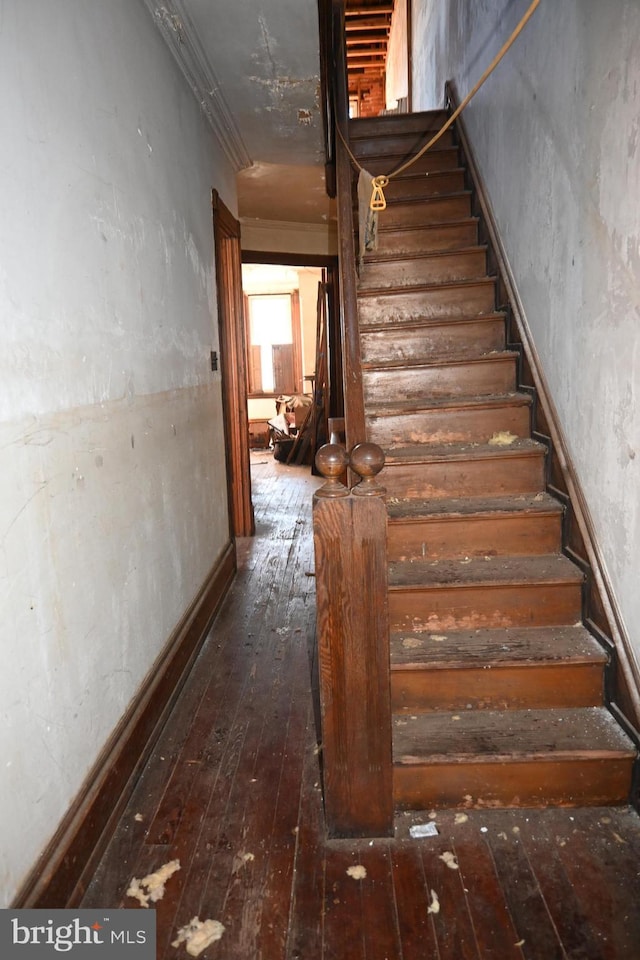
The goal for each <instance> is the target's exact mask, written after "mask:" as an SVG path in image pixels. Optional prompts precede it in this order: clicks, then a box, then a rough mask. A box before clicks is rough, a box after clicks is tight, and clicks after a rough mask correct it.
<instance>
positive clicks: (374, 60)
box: [347, 53, 387, 67]
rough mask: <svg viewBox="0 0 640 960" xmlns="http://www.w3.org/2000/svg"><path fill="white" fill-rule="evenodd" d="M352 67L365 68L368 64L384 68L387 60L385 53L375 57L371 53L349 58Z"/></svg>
mask: <svg viewBox="0 0 640 960" xmlns="http://www.w3.org/2000/svg"><path fill="white" fill-rule="evenodd" d="M347 59H348V61H349V66H350V67H363V66H365V64H367V63H371V64H375V65H378V64H379V65H380V66H384V64H385V60H386V59H387V58H386V56H385V54H384V53H381V54H379V55H378V56H373V55H371V54H370V53H358V54H356V55H354V56H347Z"/></svg>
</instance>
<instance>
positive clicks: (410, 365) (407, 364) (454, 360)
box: [362, 350, 518, 372]
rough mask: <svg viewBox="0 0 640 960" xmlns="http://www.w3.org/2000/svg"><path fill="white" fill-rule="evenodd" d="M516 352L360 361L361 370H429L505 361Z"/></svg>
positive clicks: (514, 357)
mask: <svg viewBox="0 0 640 960" xmlns="http://www.w3.org/2000/svg"><path fill="white" fill-rule="evenodd" d="M517 357H518V354H517V353H516V352H515V351H513V350H499V351H492V352H491V353H480V354H477V355H475V356H471V357H460V355H459V354H456V355H453V354H452V355H445V354H442V355H440V356H437V357H434V359H433V360H406V359H404V360H388V361H376V362H370V361H368V360H363V361H362V369H363V371H365V370H366V371H368V372H371V371H384V370H402V369H405V368H406V369H409V370H418V369H420V368H424V369H426V370H431V369H432V368H433V367H456V366H466V365H467V364H469V363H491V362H492V361H499V362H501V363H502V362H507V361H509V360H515V359H517Z"/></svg>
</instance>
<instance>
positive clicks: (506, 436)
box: [489, 430, 518, 447]
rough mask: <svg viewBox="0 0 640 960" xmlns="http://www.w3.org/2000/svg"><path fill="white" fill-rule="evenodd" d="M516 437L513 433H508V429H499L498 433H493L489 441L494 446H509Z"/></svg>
mask: <svg viewBox="0 0 640 960" xmlns="http://www.w3.org/2000/svg"><path fill="white" fill-rule="evenodd" d="M517 439H518V438H517V436H516V435H515V433H510V432H509V431H508V430H500V431H498V433H494V435H493V436H492V437H491V439H490V440H489V443H490V444H491V446H494V447H510V446H511V444H512V443H514V442H515V441H516V440H517Z"/></svg>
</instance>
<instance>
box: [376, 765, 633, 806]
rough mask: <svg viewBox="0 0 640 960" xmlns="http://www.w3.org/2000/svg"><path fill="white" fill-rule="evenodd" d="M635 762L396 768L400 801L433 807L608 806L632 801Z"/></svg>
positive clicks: (396, 791)
mask: <svg viewBox="0 0 640 960" xmlns="http://www.w3.org/2000/svg"><path fill="white" fill-rule="evenodd" d="M631 769H632V761H631V760H630V759H626V758H625V759H617V758H604V759H588V758H582V757H580V758H576V759H567V758H566V757H562V758H561V759H558V760H553V759H550V760H544V761H542V760H530V761H527V760H525V761H518V762H515V761H514V762H504V761H503V762H484V763H451V764H447V763H438V764H435V765H428V764H425V765H418V764H416V765H415V766H413V765H412V766H399V765H396V766H395V767H394V771H393V793H394V800H395V803H396V804H397V805H398V806H399V807H403V808H405V809H414V810H423V809H429V808H430V807H464V808H487V807H527V806H530V807H536V806H540V807H546V806H549V805H559V806H608V805H612V804H624V803H627V802H628V796H629V783H630V777H631Z"/></svg>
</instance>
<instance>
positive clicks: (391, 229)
mask: <svg viewBox="0 0 640 960" xmlns="http://www.w3.org/2000/svg"><path fill="white" fill-rule="evenodd" d="M479 222H480V218H479V217H474V216H470V217H458V218H457V219H456V220H437V221H433V222H431V223H407V224H406V225H405V226H398V224H387V225H385V224H383V223H380V224H379V225H378V235H380V234H381V233H382V234H387V233H406V232H407V231H410V232H414V231H417V230H439V229H442V227H456V226H458V227H459V226H464V225H467V226H468V225H469V224H478V223H479Z"/></svg>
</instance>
